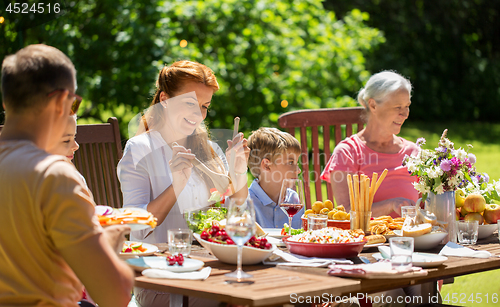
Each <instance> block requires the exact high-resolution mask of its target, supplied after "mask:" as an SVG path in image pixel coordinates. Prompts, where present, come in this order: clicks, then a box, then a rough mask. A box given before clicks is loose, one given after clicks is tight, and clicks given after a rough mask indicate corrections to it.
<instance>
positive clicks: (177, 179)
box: [168, 145, 195, 196]
mask: <svg viewBox="0 0 500 307" xmlns="http://www.w3.org/2000/svg"><path fill="white" fill-rule="evenodd" d="M194 158H195V155H194V154H192V153H191V149H186V148H185V147H184V146H181V145H173V146H172V159H171V160H170V161H169V162H168V163H169V165H170V170H171V171H172V187H173V188H174V191H175V194H176V196H178V195H179V194H180V192H181V191H182V190H183V189H184V187H185V186H186V184H187V182H188V180H189V177H190V176H191V171H192V169H193V164H192V163H191V160H192V159H194Z"/></svg>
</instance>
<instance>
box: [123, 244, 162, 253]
mask: <svg viewBox="0 0 500 307" xmlns="http://www.w3.org/2000/svg"><path fill="white" fill-rule="evenodd" d="M157 251H158V247H157V246H156V245H152V244H148V243H143V242H135V241H125V242H123V248H122V250H121V252H120V255H127V256H128V255H134V256H150V255H153V254H154V253H156V252H157Z"/></svg>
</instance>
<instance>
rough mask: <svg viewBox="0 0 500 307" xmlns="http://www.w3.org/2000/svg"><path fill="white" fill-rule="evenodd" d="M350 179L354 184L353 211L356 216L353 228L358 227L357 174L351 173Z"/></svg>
mask: <svg viewBox="0 0 500 307" xmlns="http://www.w3.org/2000/svg"><path fill="white" fill-rule="evenodd" d="M352 181H353V184H354V211H355V212H356V218H355V219H354V229H358V228H359V225H360V224H359V214H358V212H359V176H358V175H357V174H356V175H353V176H352Z"/></svg>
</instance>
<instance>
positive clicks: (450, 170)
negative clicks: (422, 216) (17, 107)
mask: <svg viewBox="0 0 500 307" xmlns="http://www.w3.org/2000/svg"><path fill="white" fill-rule="evenodd" d="M447 132H448V129H445V130H444V131H443V134H442V135H441V139H440V140H439V144H438V147H437V148H435V149H434V150H430V149H422V148H421V147H422V145H423V144H425V139H424V138H419V139H418V140H417V145H418V146H419V147H420V152H419V153H418V155H417V156H406V157H405V158H404V160H403V166H406V167H407V168H408V172H409V173H410V175H412V176H418V181H417V182H415V183H414V184H413V186H414V187H415V189H416V190H417V191H418V192H420V193H421V194H422V201H425V199H426V198H427V196H428V194H429V192H433V193H434V194H437V195H439V194H443V193H444V192H447V191H455V190H457V189H458V188H465V187H466V186H467V185H468V184H469V183H470V182H474V179H475V180H476V181H478V180H481V174H478V173H477V172H476V168H475V166H474V163H475V162H476V156H475V155H474V154H472V153H469V152H468V151H469V150H470V149H471V148H472V145H467V150H465V149H462V148H459V149H455V148H454V147H453V146H454V144H453V142H451V141H450V140H449V139H448V138H447V137H446V134H447ZM473 178H474V179H473ZM478 178H480V179H478Z"/></svg>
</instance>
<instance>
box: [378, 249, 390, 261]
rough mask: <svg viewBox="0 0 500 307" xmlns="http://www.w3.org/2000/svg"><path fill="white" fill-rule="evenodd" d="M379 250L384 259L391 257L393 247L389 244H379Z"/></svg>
mask: <svg viewBox="0 0 500 307" xmlns="http://www.w3.org/2000/svg"><path fill="white" fill-rule="evenodd" d="M378 251H379V252H380V255H382V257H384V259H391V248H390V247H388V246H379V247H378Z"/></svg>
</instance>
